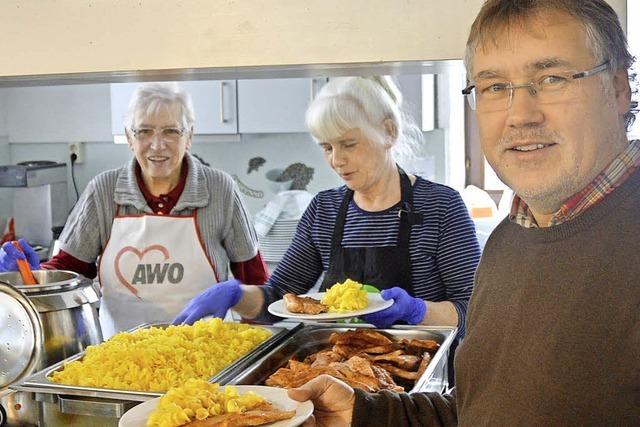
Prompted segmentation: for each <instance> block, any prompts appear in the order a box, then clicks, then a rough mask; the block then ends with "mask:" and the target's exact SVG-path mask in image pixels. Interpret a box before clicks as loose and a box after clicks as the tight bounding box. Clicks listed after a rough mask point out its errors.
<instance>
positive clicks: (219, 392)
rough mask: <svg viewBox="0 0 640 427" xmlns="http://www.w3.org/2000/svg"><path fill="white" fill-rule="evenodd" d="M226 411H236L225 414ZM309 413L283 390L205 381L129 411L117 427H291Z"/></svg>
mask: <svg viewBox="0 0 640 427" xmlns="http://www.w3.org/2000/svg"><path fill="white" fill-rule="evenodd" d="M204 383H206V384H204ZM194 408H195V409H194ZM228 408H234V409H235V410H234V411H231V412H227V410H228ZM212 413H214V414H216V415H212ZM312 413H313V403H311V402H310V401H306V402H297V401H295V400H293V399H291V398H289V396H288V395H287V390H286V389H282V388H276V387H267V386H252V385H237V386H219V385H218V384H215V383H213V384H212V383H207V382H206V381H204V380H189V381H188V382H187V383H186V384H185V385H184V386H181V387H176V388H173V389H171V390H169V391H168V392H167V394H165V395H164V396H161V397H156V398H155V399H151V400H147V401H146V402H144V403H141V404H140V405H138V406H134V407H133V408H131V409H129V410H128V411H127V412H126V413H125V414H124V415H123V416H122V418H120V422H119V423H118V426H119V427H173V426H175V427H178V426H185V427H213V426H219V425H238V426H240V425H242V426H245V425H246V426H248V425H251V426H265V427H294V426H298V425H300V424H302V423H303V422H304V421H305V420H306V419H307V418H309V417H310V416H311V414H312Z"/></svg>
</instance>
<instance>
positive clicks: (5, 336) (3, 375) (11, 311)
mask: <svg viewBox="0 0 640 427" xmlns="http://www.w3.org/2000/svg"><path fill="white" fill-rule="evenodd" d="M0 325H2V327H1V328H0V390H1V389H3V388H5V387H7V386H8V385H9V384H11V383H13V382H14V381H16V380H18V379H20V378H21V377H22V376H25V375H29V374H31V373H32V372H34V370H36V369H39V364H40V356H41V350H42V343H43V329H42V323H41V321H40V318H39V316H38V312H37V311H36V308H35V307H34V305H33V304H32V303H31V302H30V301H29V300H28V299H27V298H26V297H25V296H24V295H23V294H22V293H21V292H20V291H18V290H17V289H15V288H14V287H12V286H10V285H7V284H5V283H0Z"/></svg>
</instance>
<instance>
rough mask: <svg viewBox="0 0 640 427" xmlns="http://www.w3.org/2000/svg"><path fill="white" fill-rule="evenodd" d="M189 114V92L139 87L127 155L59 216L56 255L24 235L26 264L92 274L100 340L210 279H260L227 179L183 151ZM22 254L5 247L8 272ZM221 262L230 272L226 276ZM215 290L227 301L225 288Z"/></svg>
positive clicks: (169, 308)
mask: <svg viewBox="0 0 640 427" xmlns="http://www.w3.org/2000/svg"><path fill="white" fill-rule="evenodd" d="M194 122H195V118H194V112H193V107H192V104H191V100H190V97H189V94H188V93H187V92H185V91H183V90H181V89H180V88H179V87H178V85H177V84H175V83H148V84H144V85H142V86H140V87H138V88H137V90H136V91H135V92H134V94H133V96H132V98H131V101H130V104H129V110H128V114H127V116H126V119H125V132H126V136H127V141H128V143H129V148H130V149H131V151H133V153H134V156H133V158H132V159H131V160H130V161H129V162H128V163H127V164H126V165H125V166H124V167H122V168H120V169H114V170H110V171H106V172H104V173H101V174H100V175H98V176H96V177H95V178H94V179H92V180H91V182H89V184H88V185H87V188H86V189H85V190H84V192H83V193H82V196H81V197H80V200H79V201H78V203H77V204H76V206H75V207H74V209H73V211H72V212H71V215H70V216H69V218H68V219H67V223H66V225H65V228H64V230H63V232H62V234H61V236H60V243H61V244H60V247H61V251H60V253H59V254H58V255H57V256H55V257H54V258H53V259H51V260H50V261H49V262H47V263H45V264H43V265H42V266H40V265H39V262H38V260H37V256H36V257H35V258H34V255H35V252H33V249H31V248H30V247H28V246H27V245H26V243H24V242H23V243H24V244H23V245H22V246H23V249H24V252H25V253H26V255H27V258H28V259H29V260H30V262H31V266H32V268H40V267H42V268H47V269H64V270H72V271H75V272H78V273H80V274H83V275H85V276H87V277H90V278H93V277H95V276H96V274H98V275H99V276H98V277H99V279H100V285H101V288H102V294H103V295H102V300H101V306H100V324H101V327H102V331H103V335H104V337H105V338H108V337H110V336H111V335H113V334H114V333H116V332H119V331H123V330H127V329H130V328H132V327H134V326H138V325H140V324H142V323H147V322H170V321H171V320H172V319H173V318H174V317H175V316H176V314H178V312H179V311H180V309H182V308H183V307H184V305H185V304H186V303H187V302H188V301H189V300H190V299H191V298H192V297H193V296H195V295H197V294H198V293H200V292H202V291H204V290H206V289H208V288H210V287H212V286H217V287H219V288H220V289H221V290H224V289H229V288H233V285H234V284H235V283H237V281H238V280H241V281H242V282H243V283H252V284H262V283H264V282H265V281H266V280H267V277H268V275H267V269H266V266H265V264H264V262H263V261H262V258H261V256H260V253H259V252H258V244H257V238H256V234H255V231H254V229H253V226H252V223H251V221H250V219H249V216H248V214H247V212H246V209H245V206H244V204H243V202H242V199H241V198H240V194H239V193H238V190H237V188H236V185H235V183H234V182H233V180H232V178H231V177H230V176H229V175H227V174H226V173H224V172H222V171H219V170H215V169H211V168H208V167H206V166H204V165H203V164H202V163H201V162H199V161H198V160H197V159H196V158H195V157H194V156H192V155H191V154H189V149H190V148H191V142H192V136H193V124H194ZM21 256H22V257H23V258H24V255H22V254H20V253H19V252H18V251H16V250H15V249H14V248H13V247H12V246H11V245H10V244H9V245H5V246H3V248H2V249H1V250H0V260H4V262H0V266H4V267H5V269H14V270H15V269H16V267H15V259H17V258H19V257H21ZM98 259H99V260H100V261H99V263H98V264H96V261H97V260H98ZM229 267H230V268H231V270H232V271H233V274H234V276H235V277H236V279H237V280H231V281H228V280H227V279H228V276H229ZM223 294H224V295H225V297H226V298H228V299H229V304H232V303H233V298H234V296H233V294H231V293H229V292H223ZM232 305H233V304H232Z"/></svg>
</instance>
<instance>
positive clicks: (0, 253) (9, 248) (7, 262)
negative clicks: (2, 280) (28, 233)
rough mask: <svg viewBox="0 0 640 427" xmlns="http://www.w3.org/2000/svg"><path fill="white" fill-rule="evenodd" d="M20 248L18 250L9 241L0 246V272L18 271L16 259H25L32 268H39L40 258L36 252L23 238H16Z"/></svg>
mask: <svg viewBox="0 0 640 427" xmlns="http://www.w3.org/2000/svg"><path fill="white" fill-rule="evenodd" d="M18 243H20V247H21V248H22V250H21V251H20V250H18V248H16V247H15V246H13V244H12V243H11V242H6V243H5V244H4V245H2V247H1V248H0V272H3V271H18V265H17V264H16V260H18V259H26V260H27V261H28V262H29V267H31V269H32V270H40V259H39V258H38V254H36V251H34V250H33V248H32V247H31V246H29V244H28V243H27V242H26V240H24V239H20V240H18Z"/></svg>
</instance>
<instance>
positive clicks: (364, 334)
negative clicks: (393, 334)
mask: <svg viewBox="0 0 640 427" xmlns="http://www.w3.org/2000/svg"><path fill="white" fill-rule="evenodd" d="M329 342H330V343H331V344H345V345H351V346H354V347H372V346H377V345H386V344H391V343H392V342H393V341H391V340H390V339H389V338H387V337H385V336H384V335H382V334H381V333H379V332H376V331H373V330H370V329H356V330H355V331H346V332H342V333H333V334H331V336H330V337H329Z"/></svg>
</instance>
